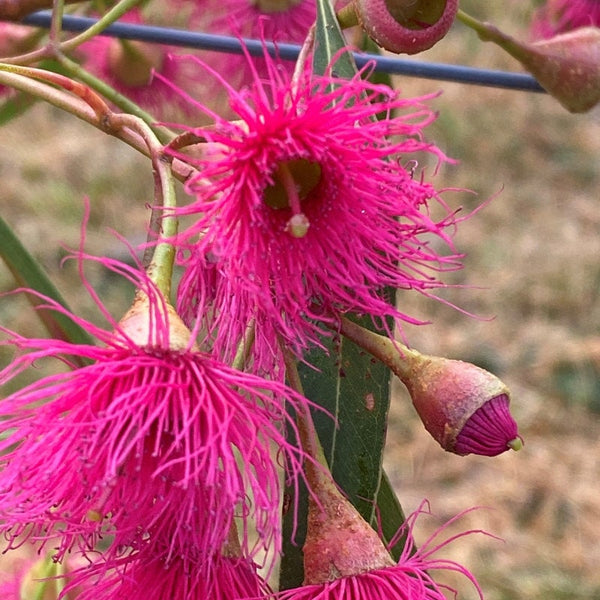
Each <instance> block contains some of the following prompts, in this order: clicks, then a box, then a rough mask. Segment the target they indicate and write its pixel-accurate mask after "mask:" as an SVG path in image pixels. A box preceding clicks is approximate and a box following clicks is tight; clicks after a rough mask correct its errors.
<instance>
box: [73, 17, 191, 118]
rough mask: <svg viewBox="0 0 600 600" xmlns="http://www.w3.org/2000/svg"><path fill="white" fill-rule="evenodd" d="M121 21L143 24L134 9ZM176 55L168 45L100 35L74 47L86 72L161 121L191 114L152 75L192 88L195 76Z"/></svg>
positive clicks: (161, 82) (160, 80) (159, 80)
mask: <svg viewBox="0 0 600 600" xmlns="http://www.w3.org/2000/svg"><path fill="white" fill-rule="evenodd" d="M122 21H123V22H126V23H135V24H142V23H144V19H143V17H142V14H141V13H140V11H138V10H133V11H131V12H129V13H127V14H126V15H125V16H124V17H123V18H122ZM176 52H177V48H173V47H170V46H164V45H161V44H150V43H146V42H139V41H131V40H121V39H118V38H111V37H104V36H101V35H99V36H95V37H94V38H92V39H91V40H90V41H89V42H86V43H85V44H82V45H81V46H79V48H78V53H79V54H80V55H81V56H82V57H83V62H84V66H85V68H86V69H88V70H89V71H91V72H92V73H93V74H94V75H96V76H97V77H99V78H100V79H102V80H103V81H104V82H106V83H108V84H109V85H110V86H111V87H113V88H114V89H115V90H117V91H118V92H119V93H121V94H123V95H124V96H125V97H127V98H129V99H130V100H132V101H133V102H135V103H136V104H138V105H139V106H140V107H141V108H143V109H145V110H149V111H151V112H152V113H153V114H155V115H156V116H157V117H159V118H161V119H169V118H171V119H172V118H175V116H176V115H181V114H182V113H184V114H186V115H192V114H194V113H193V111H192V110H190V109H191V107H190V105H189V103H186V102H183V101H182V100H181V98H179V97H178V96H176V95H175V94H173V92H172V90H171V89H170V87H169V86H167V85H166V84H165V83H164V80H163V79H160V78H158V77H156V76H155V75H156V74H160V75H162V76H163V77H165V78H166V79H167V80H169V81H171V82H173V83H176V85H178V86H180V87H181V88H182V89H185V90H187V91H190V90H192V89H195V84H196V82H197V81H198V76H197V73H196V74H194V72H193V71H191V70H190V69H188V68H186V65H185V64H184V63H182V62H181V61H178V60H177V57H176Z"/></svg>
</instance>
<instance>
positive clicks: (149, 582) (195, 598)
mask: <svg viewBox="0 0 600 600" xmlns="http://www.w3.org/2000/svg"><path fill="white" fill-rule="evenodd" d="M119 562H120V563H121V564H119V565H118V568H117V569H116V570H115V572H114V573H113V574H111V575H108V576H106V577H102V578H100V580H99V582H98V583H97V584H96V585H87V586H86V589H85V591H84V592H83V593H81V594H80V595H79V596H78V597H77V598H78V600H166V599H168V600H171V599H172V600H241V599H245V598H256V599H258V598H262V597H264V596H266V595H268V594H270V589H269V586H268V585H267V584H266V582H265V581H264V580H263V579H262V578H261V577H260V575H259V574H258V573H257V571H256V566H255V565H254V564H252V563H251V562H250V561H248V560H246V559H242V558H239V557H231V556H223V555H221V554H219V555H214V556H213V557H212V559H211V560H210V561H209V562H208V564H207V568H206V569H203V570H198V569H197V568H196V565H195V564H194V562H193V561H189V560H187V559H185V558H183V557H181V556H176V557H174V558H172V559H168V560H165V559H164V557H162V556H160V555H157V554H149V555H148V554H143V555H141V556H131V557H127V558H126V559H122V560H121V561H119ZM83 581H87V576H86V574H85V572H84V573H83ZM77 583H78V582H77V581H75V582H74V584H77Z"/></svg>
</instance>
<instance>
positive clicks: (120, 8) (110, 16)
mask: <svg viewBox="0 0 600 600" xmlns="http://www.w3.org/2000/svg"><path fill="white" fill-rule="evenodd" d="M141 2H142V0H121V1H120V2H119V3H118V4H116V5H115V6H113V8H111V9H110V10H109V11H108V12H107V13H106V14H105V15H104V16H103V17H102V18H101V19H100V20H98V21H97V22H96V23H94V24H93V25H92V26H91V27H89V28H88V29H86V30H85V31H83V32H81V33H80V34H79V35H76V36H75V37H73V38H71V39H70V40H68V41H66V42H63V43H62V44H61V45H60V50H61V51H62V52H70V51H71V50H74V49H75V48H77V46H80V45H81V44H83V43H84V42H87V41H88V40H90V39H92V38H93V37H94V36H95V35H98V34H99V33H101V32H102V31H104V30H105V29H106V28H107V27H108V26H109V25H112V24H113V23H114V22H115V21H117V20H118V19H120V18H121V17H122V16H123V15H124V14H125V13H126V12H127V11H129V10H131V9H132V8H134V7H135V6H137V5H138V4H141Z"/></svg>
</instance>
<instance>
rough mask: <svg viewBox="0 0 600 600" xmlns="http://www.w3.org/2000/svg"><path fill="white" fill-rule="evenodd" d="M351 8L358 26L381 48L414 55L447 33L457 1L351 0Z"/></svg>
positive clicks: (429, 46) (454, 14) (454, 13)
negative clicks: (353, 10) (355, 14)
mask: <svg viewBox="0 0 600 600" xmlns="http://www.w3.org/2000/svg"><path fill="white" fill-rule="evenodd" d="M354 8H355V10H356V13H357V17H358V21H359V23H360V25H361V26H362V28H363V29H364V30H365V31H366V32H367V34H368V35H369V36H370V37H371V38H372V39H373V40H375V41H376V42H377V43H378V44H379V45H380V46H381V47H382V48H385V49H386V50H390V51H391V52H397V53H405V54H416V53H418V52H422V51H423V50H427V49H429V48H431V47H432V46H433V45H434V44H436V43H437V42H438V41H439V40H441V39H442V38H443V37H444V36H445V35H446V33H448V30H449V29H450V26H451V25H452V23H453V22H454V18H455V16H456V12H457V10H458V0H354Z"/></svg>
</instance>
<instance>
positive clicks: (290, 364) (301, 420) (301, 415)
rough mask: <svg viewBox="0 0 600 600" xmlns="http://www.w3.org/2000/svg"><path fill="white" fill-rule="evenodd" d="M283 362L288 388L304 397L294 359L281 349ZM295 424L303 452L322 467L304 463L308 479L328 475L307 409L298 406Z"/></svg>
mask: <svg viewBox="0 0 600 600" xmlns="http://www.w3.org/2000/svg"><path fill="white" fill-rule="evenodd" d="M283 360H284V363H285V375H286V378H287V380H288V384H289V386H290V387H291V388H292V389H293V390H295V391H296V392H298V393H299V394H301V395H302V396H304V389H303V387H302V380H301V379H300V374H299V373H298V364H297V361H296V357H295V356H294V355H293V354H292V353H291V352H290V351H289V350H288V349H287V348H283ZM296 424H297V425H298V433H299V434H300V442H301V444H302V448H303V449H304V451H305V452H306V453H307V454H308V455H309V456H311V457H312V458H314V459H315V461H316V462H317V463H319V464H320V465H322V468H319V467H317V466H316V465H315V464H314V463H312V462H311V461H306V464H305V467H304V468H305V470H306V472H307V476H308V477H309V479H313V480H314V479H315V478H319V477H320V476H322V475H323V474H324V473H329V466H328V464H327V459H326V458H325V453H324V452H323V446H321V442H320V441H319V436H318V435H317V430H316V429H315V425H314V423H313V420H312V417H311V415H310V411H309V410H308V408H306V407H303V406H298V410H297V411H296Z"/></svg>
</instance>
